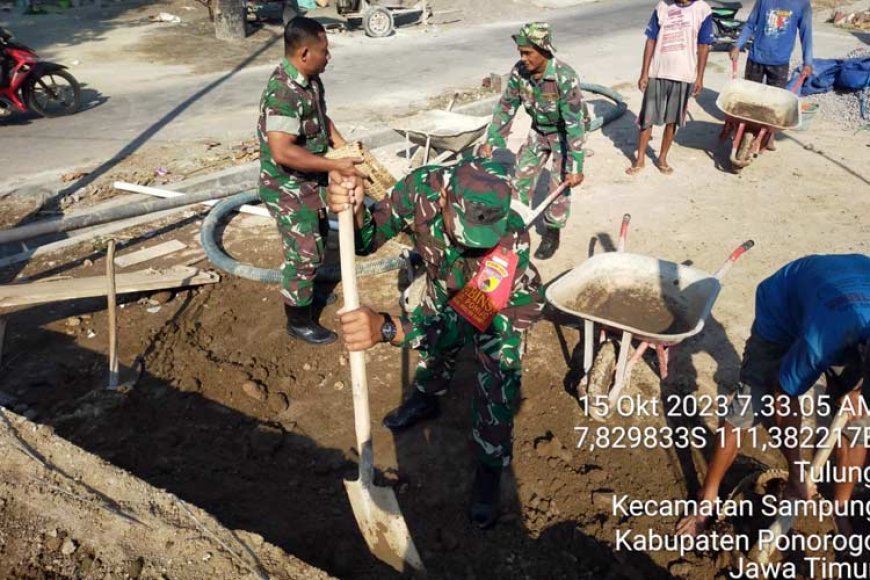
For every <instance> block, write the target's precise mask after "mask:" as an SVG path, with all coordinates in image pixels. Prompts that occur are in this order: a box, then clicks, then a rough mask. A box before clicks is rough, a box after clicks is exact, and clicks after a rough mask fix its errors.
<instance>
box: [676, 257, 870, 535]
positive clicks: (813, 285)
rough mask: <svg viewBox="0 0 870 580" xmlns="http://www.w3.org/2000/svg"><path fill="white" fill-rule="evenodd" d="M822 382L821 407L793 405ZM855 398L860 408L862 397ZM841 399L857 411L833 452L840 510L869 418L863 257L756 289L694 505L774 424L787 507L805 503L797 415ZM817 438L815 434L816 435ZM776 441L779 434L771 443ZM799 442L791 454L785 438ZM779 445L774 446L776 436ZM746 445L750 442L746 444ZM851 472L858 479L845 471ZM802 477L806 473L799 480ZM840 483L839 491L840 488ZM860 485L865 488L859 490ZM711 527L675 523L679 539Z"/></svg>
mask: <svg viewBox="0 0 870 580" xmlns="http://www.w3.org/2000/svg"><path fill="white" fill-rule="evenodd" d="M822 374H824V375H825V384H826V392H825V396H826V398H825V399H824V400H825V403H826V404H821V400H818V401H817V404H813V405H801V404H800V401H799V400H798V398H799V397H800V396H801V395H803V394H804V393H806V392H807V391H809V390H810V389H811V388H812V387H813V385H814V384H815V383H816V381H817V380H818V379H819V377H820V376H821V375H822ZM862 395H863V397H864V400H863V401H861V400H860V397H861V396H862ZM847 398H848V399H849V401H848V403H849V406H848V409H850V410H854V411H856V413H855V414H853V415H852V417H851V418H850V420H849V422H848V423H847V424H846V428H845V429H844V431H843V434H842V437H841V439H840V442H839V445H838V446H837V449H836V452H835V453H836V459H837V473H838V474H849V475H850V477H848V478H845V477H837V478H835V480H837V481H839V483H838V482H836V481H835V483H834V486H833V491H834V501H835V502H836V503H837V504H845V503H846V502H848V501H849V499H850V498H851V496H852V491H853V490H854V489H855V485H856V483H857V481H856V479H855V477H853V476H852V475H853V474H852V472H854V471H859V470H860V468H861V467H862V466H863V465H864V462H865V460H866V458H867V445H868V443H870V441H868V434H870V416H867V415H865V414H863V413H862V412H861V411H863V410H866V408H867V407H866V404H867V403H868V402H870V257H868V256H865V255H861V254H850V255H829V256H807V257H804V258H801V259H799V260H795V261H794V262H791V263H790V264H786V265H785V266H784V267H783V268H782V269H780V270H779V271H778V272H776V273H775V274H774V275H773V276H771V277H770V278H768V279H767V280H765V281H764V282H762V283H761V284H760V285H759V286H758V289H757V291H756V295H755V322H754V323H753V325H752V333H751V335H750V337H749V340H748V341H747V342H746V348H745V350H744V353H743V363H742V365H741V367H740V385H739V386H738V389H737V393H736V394H735V396H734V398H733V399H732V401H731V404H730V407H729V408H728V410H727V412H726V414H725V417H724V419H723V420H722V421H721V422H720V425H719V431H718V432H717V436H716V437H717V447H716V449H715V450H714V452H713V457H712V459H711V460H710V463H709V466H708V469H707V475H706V477H705V478H704V484H703V486H702V487H701V490H700V491H699V492H698V499H699V500H701V501H705V500H706V501H709V502H715V500H716V498H717V497H718V495H719V485H720V484H721V483H722V478H723V477H724V476H725V472H726V471H728V468H729V467H731V464H732V463H734V460H735V459H736V457H737V452H738V449H739V446H740V443H741V442H742V441H743V440H745V439H746V437H745V435H746V432H745V431H744V433H743V434H742V435H744V436H741V433H740V430H747V429H750V428H752V427H755V426H756V425H758V424H759V423H760V422H761V421H764V420H767V418H768V417H771V416H773V418H774V419H775V422H776V428H770V429H769V431H770V434H771V436H772V437H771V442H774V441H775V440H779V441H780V442H781V443H782V445H781V447H782V452H783V455H785V458H786V460H787V461H788V471H789V476H788V482H787V484H786V488H785V490H784V495H785V497H788V498H793V499H809V498H810V497H811V496H812V495H813V494H814V492H815V489H814V485H812V483H811V482H810V481H809V474H808V473H807V474H806V476H802V474H803V470H802V466H801V465H799V464H798V462H800V461H801V458H800V445H806V444H807V443H806V441H807V440H809V441H810V442H812V441H813V438H811V437H809V438H808V437H805V436H803V435H801V434H802V433H803V431H802V430H801V414H802V413H805V412H806V413H809V412H813V414H814V415H819V414H822V413H823V412H824V410H825V407H826V406H827V407H829V408H830V410H831V412H832V413H833V412H836V410H837V409H839V408H840V405H841V404H842V403H841V402H843V401H845V399H847ZM817 429H818V427H817ZM774 432H775V433H776V434H777V436H776V437H773V435H774ZM788 432H793V433H798V437H797V438H796V439H797V440H798V441H797V444H795V445H791V444H790V443H795V442H794V439H795V438H793V437H786V436H785V435H786V433H788ZM780 435H781V436H780ZM750 440H753V438H750ZM854 467H857V468H859V469H858V470H855V469H851V470H850V468H854ZM807 471H808V470H807ZM843 479H846V480H847V481H842V480H843ZM865 483H866V482H865ZM709 519H710V518H705V517H702V516H693V515H690V516H686V517H684V518H682V519H681V520H680V521H679V522H678V523H677V533H678V534H690V535H695V534H697V533H699V532H700V531H702V530H703V529H704V528H706V526H707V525H708V524H709V523H710V522H709ZM835 522H836V524H837V527H838V530H839V532H840V533H842V534H851V533H852V528H851V524H850V522H849V521H848V518H845V517H840V518H835Z"/></svg>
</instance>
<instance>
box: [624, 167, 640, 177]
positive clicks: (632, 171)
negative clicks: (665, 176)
mask: <svg viewBox="0 0 870 580" xmlns="http://www.w3.org/2000/svg"><path fill="white" fill-rule="evenodd" d="M643 169H644V167H643V165H632V166H631V167H629V168H628V169H626V170H625V173H626V175H637V174H638V173H640V172H641V171H643Z"/></svg>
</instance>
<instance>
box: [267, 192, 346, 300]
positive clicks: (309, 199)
mask: <svg viewBox="0 0 870 580" xmlns="http://www.w3.org/2000/svg"><path fill="white" fill-rule="evenodd" d="M324 190H325V188H324V187H323V186H321V185H319V184H318V183H317V182H314V181H306V182H303V183H302V184H301V185H300V187H299V188H298V189H294V190H293V194H292V195H291V194H288V193H287V192H286V191H280V192H279V191H274V190H271V189H266V188H263V187H261V188H260V192H259V193H260V199H262V200H263V203H264V204H265V205H266V207H267V208H268V209H269V213H270V214H272V217H274V218H275V222H276V223H277V224H278V232H279V233H280V234H281V242H282V244H283V246H284V265H283V266H282V267H281V295H282V297H283V298H284V303H285V304H287V305H288V306H307V305H309V304H311V302H312V301H313V298H314V277H315V275H316V274H317V268H318V267H319V266H320V264H321V263H323V256H324V253H325V248H326V236H327V234H328V233H329V222H327V220H326V210H325V209H323V197H324V196H325V191H324Z"/></svg>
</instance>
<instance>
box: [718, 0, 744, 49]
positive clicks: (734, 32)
mask: <svg viewBox="0 0 870 580" xmlns="http://www.w3.org/2000/svg"><path fill="white" fill-rule="evenodd" d="M710 8H711V10H712V11H713V14H712V19H713V37H714V38H715V39H716V43H715V46H718V47H723V48H726V49H727V48H730V46H731V45H733V44H734V43H736V42H737V39H738V38H740V33H741V32H743V27H744V26H746V21H745V20H739V19H738V18H737V13H738V12H740V9H741V8H743V4H741V3H740V2H711V3H710ZM751 44H752V39H751V38H750V39H749V41H748V42H747V43H746V48H747V49H748V48H749V46H750V45H751Z"/></svg>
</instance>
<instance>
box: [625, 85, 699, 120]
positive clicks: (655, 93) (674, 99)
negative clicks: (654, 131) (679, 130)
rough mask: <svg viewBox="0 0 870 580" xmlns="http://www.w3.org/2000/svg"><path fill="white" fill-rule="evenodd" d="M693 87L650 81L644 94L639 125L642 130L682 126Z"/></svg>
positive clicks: (638, 118) (638, 117)
mask: <svg viewBox="0 0 870 580" xmlns="http://www.w3.org/2000/svg"><path fill="white" fill-rule="evenodd" d="M692 86H693V85H692V83H683V82H680V81H672V80H669V79H656V78H652V79H650V80H649V83H648V84H647V86H646V90H645V91H644V93H643V104H641V107H640V114H639V115H638V116H637V124H638V125H640V128H641V129H649V128H650V127H652V126H653V125H670V124H677V125H680V126H682V125H683V124H684V123H685V120H686V109H687V107H688V106H689V97H691V96H692Z"/></svg>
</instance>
